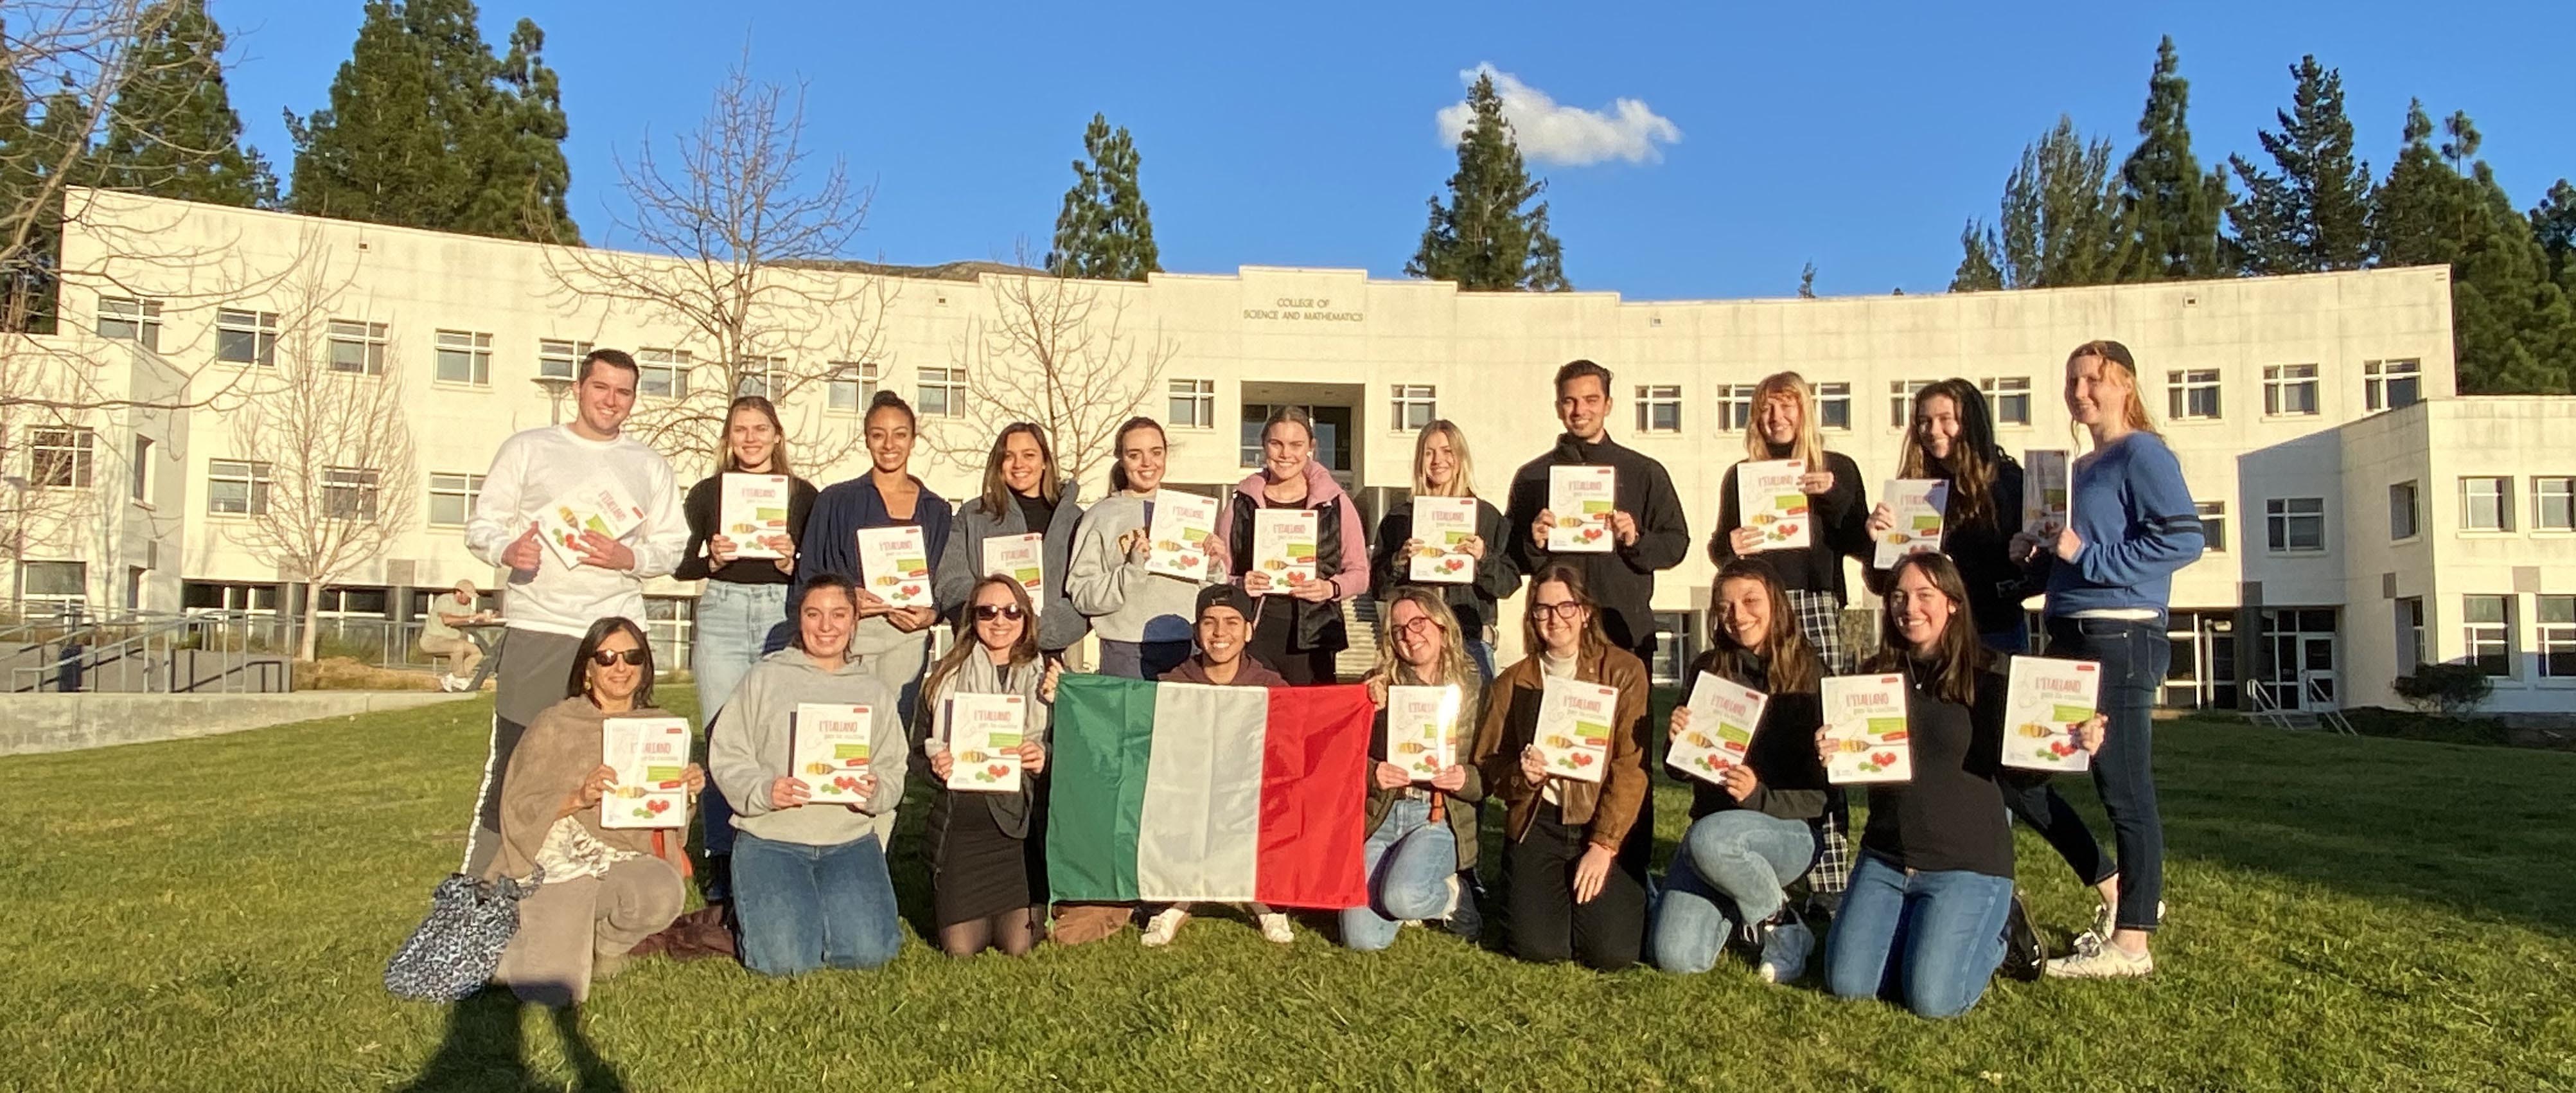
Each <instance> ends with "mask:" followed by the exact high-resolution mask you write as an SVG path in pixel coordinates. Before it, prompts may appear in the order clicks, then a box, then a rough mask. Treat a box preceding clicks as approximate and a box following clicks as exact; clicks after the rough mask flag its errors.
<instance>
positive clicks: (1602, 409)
mask: <svg viewBox="0 0 2576 1093" xmlns="http://www.w3.org/2000/svg"><path fill="white" fill-rule="evenodd" d="M1556 420H1558V421H1559V422H1562V423H1564V425H1565V431H1566V432H1569V433H1572V434H1574V437H1575V439H1577V440H1583V441H1596V440H1599V439H1601V435H1602V433H1604V432H1605V431H1607V430H1608V429H1609V427H1610V389H1609V388H1608V387H1607V386H1604V385H1603V384H1602V382H1601V377H1599V376H1575V377H1573V378H1572V379H1568V380H1566V381H1565V382H1564V383H1563V384H1560V385H1558V387H1557V389H1556Z"/></svg>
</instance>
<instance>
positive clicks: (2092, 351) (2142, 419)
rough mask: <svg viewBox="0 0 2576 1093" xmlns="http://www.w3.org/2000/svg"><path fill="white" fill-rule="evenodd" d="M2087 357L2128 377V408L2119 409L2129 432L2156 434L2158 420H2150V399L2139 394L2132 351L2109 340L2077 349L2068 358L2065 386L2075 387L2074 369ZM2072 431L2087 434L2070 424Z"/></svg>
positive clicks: (2093, 342) (2095, 341)
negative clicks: (2076, 363) (2148, 414)
mask: <svg viewBox="0 0 2576 1093" xmlns="http://www.w3.org/2000/svg"><path fill="white" fill-rule="evenodd" d="M2086 357H2091V358H2093V359H2095V360H2098V361H2101V362H2102V367H2104V368H2117V369H2119V370H2120V374H2121V375H2123V376H2127V377H2128V379H2129V404H2128V405H2126V406H2123V407H2121V408H2120V417H2121V418H2122V420H2124V421H2126V422H2127V423H2128V426H2129V431H2131V432H2137V433H2153V432H2155V431H2156V420H2155V419H2154V418H2151V417H2148V416H2147V397H2146V396H2145V395H2144V394H2141V393H2140V392H2139V390H2138V359H2137V358H2136V357H2133V356H2130V355H2129V347H2128V346H2125V345H2122V344H2120V343H2118V342H2115V341H2112V340H2111V339H2109V338H2095V339H2093V340H2092V341H2089V342H2086V343H2084V344H2082V345H2079V346H2076V347H2075V351H2074V352H2072V353H2069V354H2067V355H2066V368H2067V371H2068V373H2069V375H2068V376H2067V380H2066V382H2067V383H2068V384H2070V385H2072V384H2073V383H2074V382H2075V378H2074V376H2073V374H2072V373H2073V372H2074V369H2075V362H2077V361H2080V360H2083V359H2084V358H2086ZM2069 428H2071V429H2072V430H2073V431H2074V432H2075V433H2076V435H2078V436H2081V435H2083V434H2084V432H2085V429H2084V427H2083V426H2081V425H2072V424H2070V425H2069ZM2159 435H2162V434H2159Z"/></svg>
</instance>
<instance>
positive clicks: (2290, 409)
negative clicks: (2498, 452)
mask: <svg viewBox="0 0 2576 1093" xmlns="http://www.w3.org/2000/svg"><path fill="white" fill-rule="evenodd" d="M2320 382H2321V381H2320V380H2319V378H2318V374H2317V366H2316V365H2313V364H2267V365H2264V366H2263V416H2264V417H2314V416H2316V415H2318V414H2321V413H2323V412H2325V404H2324V401H2323V399H2322V397H2321V396H2320V395H2319V393H2318V384H2319V383H2320ZM2423 398H2424V365H2423V362H2422V361H2417V360H2378V361H2363V362H2362V363H2361V399H2362V404H2363V405H2364V406H2365V407H2367V408H2368V409H2369V410H2370V412H2372V413H2377V412H2379V411H2381V410H2394V409H2397V408H2399V407H2403V406H2411V405H2414V404H2415V403H2417V402H2420V401H2422V400H2423ZM1999 416H2000V415H1999ZM2224 416H2226V415H2225V407H2224V405H2223V403H2222V400H2221V399H2220V397H2219V379H2218V369H2215V368H2176V369H2173V370H2171V371H2168V372H2166V373H2165V417H2166V418H2167V419H2169V420H2173V421H2216V420H2218V419H2219V418H2221V417H2224Z"/></svg>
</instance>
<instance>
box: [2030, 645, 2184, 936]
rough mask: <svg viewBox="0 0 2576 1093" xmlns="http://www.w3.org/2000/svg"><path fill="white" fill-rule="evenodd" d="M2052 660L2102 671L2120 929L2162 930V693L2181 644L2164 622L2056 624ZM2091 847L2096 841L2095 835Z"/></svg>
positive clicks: (2103, 771) (2096, 766) (2102, 765)
mask: <svg viewBox="0 0 2576 1093" xmlns="http://www.w3.org/2000/svg"><path fill="white" fill-rule="evenodd" d="M2048 655H2050V656H2053V657H2065V658H2067V659H2069V660H2091V661H2099V662H2100V663H2101V665H2102V714H2103V716H2104V717H2106V718H2108V719H2109V721H2110V725H2109V726H2108V727H2107V728H2105V729H2104V730H2103V735H2102V750H2101V751H2100V752H2099V753H2097V754H2095V755H2094V756H2093V789H2094V791H2095V792H2096V793H2098V794H2100V795H2101V798H2102V810H2103V811H2104V812H2107V813H2110V815H2111V845H2112V847H2113V849H2114V850H2116V851H2117V852H2118V854H2119V862H2120V905H2119V906H2117V907H2114V908H2112V909H2111V910H2112V912H2113V915H2112V918H2113V925H2114V926H2116V927H2117V928H2119V929H2123V930H2153V929H2155V928H2156V907H2157V905H2158V904H2160V903H2161V902H2163V900H2164V898H2165V822H2164V816H2163V815H2162V813H2161V812H2159V811H2158V809H2157V807H2156V771H2155V725H2156V720H2155V710H2156V689H2157V688H2158V687H2162V686H2163V685H2164V680H2165V669H2167V668H2169V667H2171V666H2172V664H2173V645H2172V643H2171V641H2170V640H2168V639H2167V638H2166V637H2165V627H2164V624H2163V623H2162V622H2122V621H2119V620H2117V619H2065V618H2058V619H2050V620H2048ZM2085 839H2086V841H2088V842H2090V841H2091V840H2092V835H2091V833H2090V832H2087V833H2086V835H2085Z"/></svg>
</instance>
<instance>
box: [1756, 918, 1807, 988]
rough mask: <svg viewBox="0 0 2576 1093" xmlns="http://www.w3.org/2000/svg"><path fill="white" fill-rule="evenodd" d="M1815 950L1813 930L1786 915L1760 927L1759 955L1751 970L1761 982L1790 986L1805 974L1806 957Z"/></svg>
mask: <svg viewBox="0 0 2576 1093" xmlns="http://www.w3.org/2000/svg"><path fill="white" fill-rule="evenodd" d="M1815 951H1816V934H1815V931H1813V930H1809V929H1808V928H1807V924H1806V923H1804V922H1800V921H1798V918H1797V916H1796V915H1790V916H1788V917H1787V918H1785V919H1783V920H1782V921H1779V922H1775V923H1772V924H1770V925H1768V926H1764V927H1763V928H1762V956H1761V958H1760V959H1758V960H1756V961H1755V962H1754V966H1753V970H1754V973H1755V974H1757V975H1760V976H1761V977H1762V981H1763V982H1765V983H1794V982H1797V981H1798V977H1799V976H1802V975H1805V974H1807V954H1809V953H1812V952H1815Z"/></svg>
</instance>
